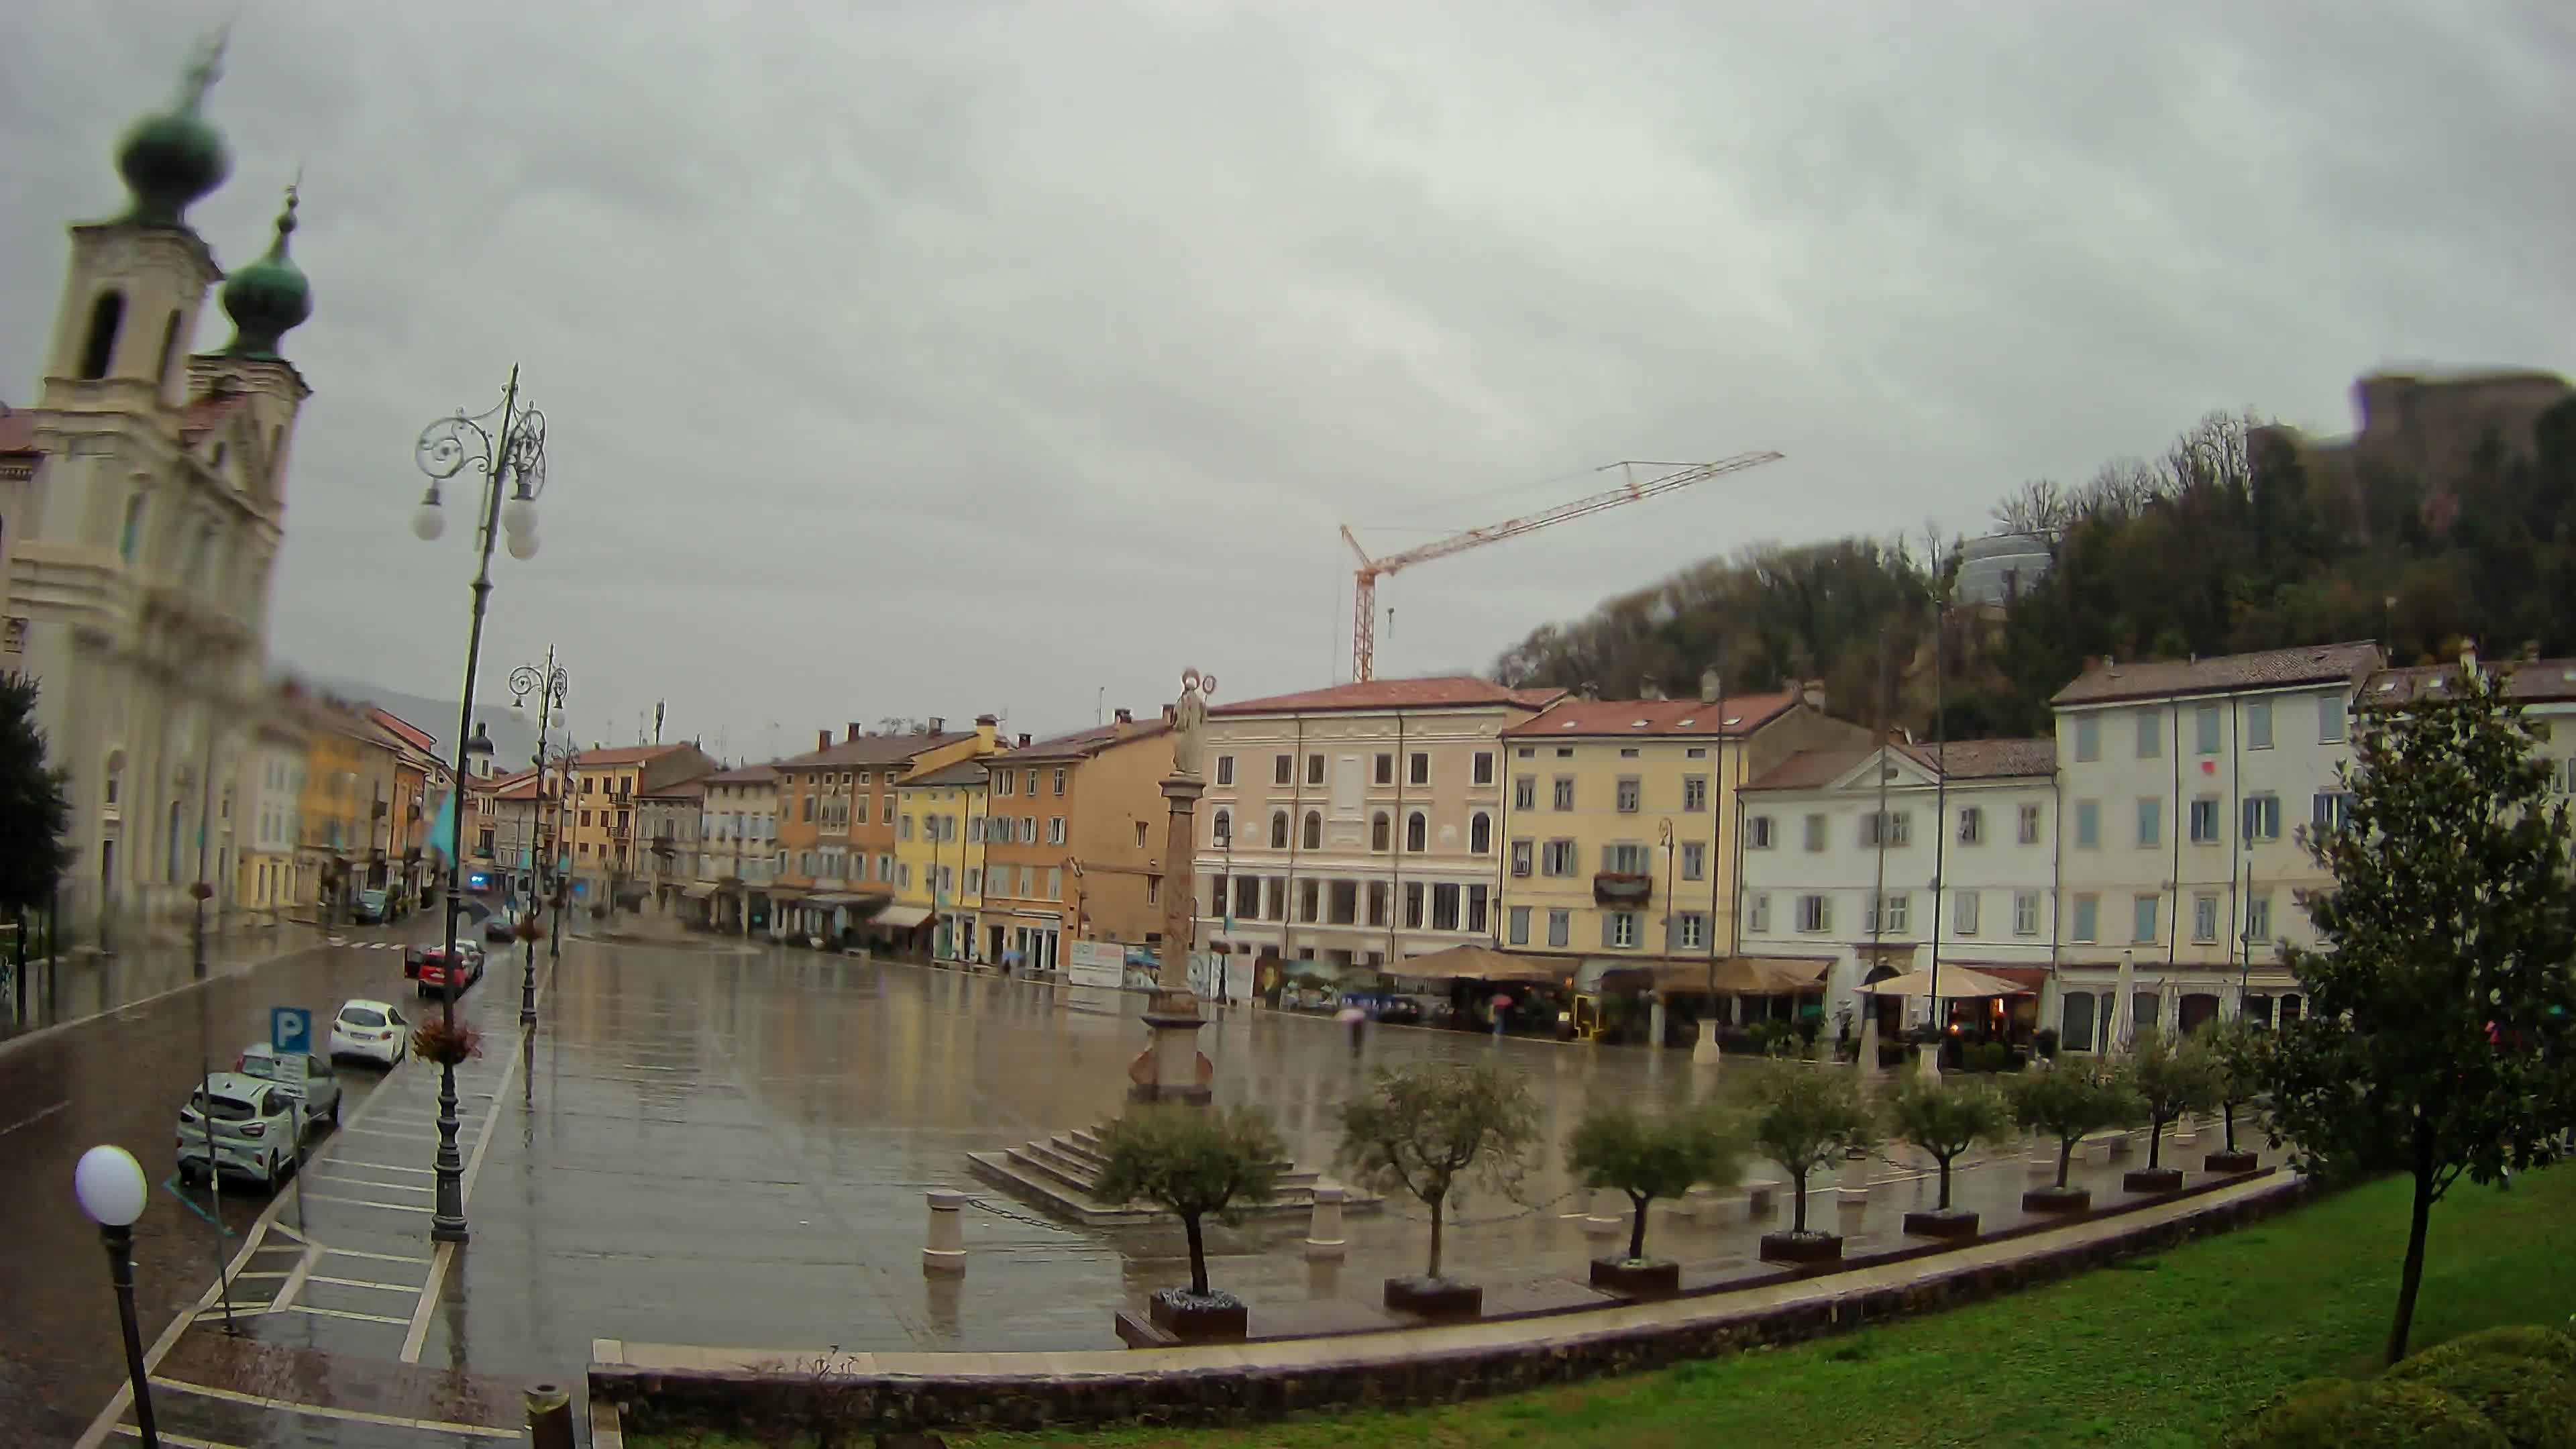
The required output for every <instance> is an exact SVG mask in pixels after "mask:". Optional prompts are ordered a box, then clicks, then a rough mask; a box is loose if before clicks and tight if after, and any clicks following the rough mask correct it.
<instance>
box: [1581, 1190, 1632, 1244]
mask: <svg viewBox="0 0 2576 1449" xmlns="http://www.w3.org/2000/svg"><path fill="white" fill-rule="evenodd" d="M1625 1196H1626V1194H1624V1193H1619V1192H1614V1191H1612V1190H1611V1189H1609V1188H1606V1187H1605V1188H1600V1189H1597V1190H1595V1191H1594V1192H1593V1194H1592V1207H1591V1209H1590V1210H1589V1211H1588V1212H1586V1213H1585V1214H1584V1216H1583V1235H1584V1236H1585V1237H1587V1238H1615V1237H1617V1236H1619V1232H1620V1229H1621V1228H1622V1227H1624V1226H1625V1223H1624V1222H1623V1221H1622V1214H1621V1213H1620V1210H1619V1208H1620V1200H1621V1199H1622V1198H1624V1197H1625Z"/></svg>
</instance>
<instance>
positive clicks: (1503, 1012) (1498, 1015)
mask: <svg viewBox="0 0 2576 1449" xmlns="http://www.w3.org/2000/svg"><path fill="white" fill-rule="evenodd" d="M1511 1010H1512V999H1511V998H1510V997H1508V996H1502V995H1497V996H1496V997H1495V998H1494V1000H1493V1012H1494V1040H1496V1041H1501V1040H1502V1039H1503V1023H1504V1021H1505V1020H1507V1019H1508V1018H1509V1017H1510V1015H1511Z"/></svg>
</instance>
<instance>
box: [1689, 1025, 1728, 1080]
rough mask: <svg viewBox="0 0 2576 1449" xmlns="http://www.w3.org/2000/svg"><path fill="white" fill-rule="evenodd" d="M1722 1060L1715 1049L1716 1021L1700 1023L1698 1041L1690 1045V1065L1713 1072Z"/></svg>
mask: <svg viewBox="0 0 2576 1449" xmlns="http://www.w3.org/2000/svg"><path fill="white" fill-rule="evenodd" d="M1723 1060H1724V1058H1723V1056H1722V1055H1721V1054H1720V1053H1719V1051H1718V1049H1717V1023H1716V1021H1714V1020H1705V1021H1702V1022H1701V1023H1700V1024H1699V1040H1697V1041H1695V1042H1692V1043H1691V1065H1692V1066H1695V1067H1707V1068H1709V1069H1710V1070H1712V1071H1714V1070H1716V1069H1717V1067H1718V1065H1719V1063H1720V1062H1721V1061H1723Z"/></svg>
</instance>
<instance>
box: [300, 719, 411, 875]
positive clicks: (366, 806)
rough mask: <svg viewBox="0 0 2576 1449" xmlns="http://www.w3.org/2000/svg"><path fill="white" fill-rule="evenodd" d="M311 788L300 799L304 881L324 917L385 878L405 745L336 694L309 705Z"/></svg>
mask: <svg viewBox="0 0 2576 1449" xmlns="http://www.w3.org/2000/svg"><path fill="white" fill-rule="evenodd" d="M304 726H305V729H304V788H303V791H302V792H301V794H300V795H299V796H298V797H297V800H296V817H297V819H296V824H297V842H296V859H297V861H298V863H299V865H300V866H302V867H303V869H302V870H301V872H300V875H299V878H300V880H301V881H302V882H303V883H304V884H305V885H306V886H308V887H309V888H310V889H311V890H312V891H313V893H314V897H315V900H316V902H317V903H318V904H319V905H321V907H322V908H323V914H324V919H325V920H326V921H327V920H332V919H337V918H340V917H339V916H338V914H337V913H340V912H343V911H344V910H345V908H346V907H347V905H348V904H349V902H350V901H351V900H353V899H354V898H355V897H356V896H357V894H358V893H359V892H360V891H364V890H380V889H383V888H384V886H385V884H386V871H387V866H388V861H387V851H388V847H389V846H390V845H391V843H392V832H391V827H392V821H393V811H394V766H395V762H396V760H397V758H398V755H399V747H398V746H397V744H396V743H395V741H394V738H393V737H392V736H391V735H388V734H386V733H385V732H384V731H383V730H382V729H380V728H379V727H377V725H376V724H375V723H374V722H373V721H371V720H369V719H367V718H366V717H365V716H363V715H361V714H359V713H357V712H356V711H355V710H352V709H349V708H347V707H346V706H344V705H340V704H338V703H335V702H333V701H330V700H319V699H315V700H307V701H306V702H305V705H304Z"/></svg>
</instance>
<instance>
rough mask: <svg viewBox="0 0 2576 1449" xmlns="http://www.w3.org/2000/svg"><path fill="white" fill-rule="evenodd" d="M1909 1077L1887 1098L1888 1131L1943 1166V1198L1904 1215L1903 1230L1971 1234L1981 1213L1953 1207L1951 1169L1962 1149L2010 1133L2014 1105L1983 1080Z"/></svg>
mask: <svg viewBox="0 0 2576 1449" xmlns="http://www.w3.org/2000/svg"><path fill="white" fill-rule="evenodd" d="M1952 1081H1953V1079H1947V1078H1941V1079H1936V1078H1926V1077H1920V1076H1909V1077H1907V1078H1906V1079H1905V1081H1904V1083H1903V1084H1902V1085H1900V1086H1899V1087H1898V1088H1897V1089H1896V1092H1895V1094H1894V1095H1893V1096H1891V1097H1890V1098H1889V1099H1888V1104H1887V1124H1888V1135H1889V1136H1891V1137H1894V1138H1895V1139H1896V1140H1897V1141H1899V1142H1910V1143H1912V1144H1913V1145H1915V1146H1917V1147H1920V1148H1922V1149H1923V1151H1924V1152H1925V1153H1927V1154H1928V1155H1930V1157H1931V1158H1932V1160H1933V1161H1934V1162H1935V1163H1938V1164H1939V1165H1940V1169H1941V1201H1940V1202H1939V1203H1938V1204H1937V1205H1936V1206H1934V1207H1933V1208H1932V1209H1931V1210H1930V1211H1928V1212H1922V1211H1918V1212H1909V1213H1907V1214H1906V1215H1905V1231H1907V1232H1909V1233H1915V1234H1919V1235H1921V1236H1923V1237H1927V1238H1973V1237H1975V1236H1976V1235H1977V1215H1976V1214H1975V1213H1973V1212H1969V1211H1967V1210H1966V1209H1964V1208H1956V1207H1952V1206H1951V1205H1950V1170H1951V1167H1952V1165H1953V1164H1955V1163H1956V1162H1957V1161H1958V1160H1959V1157H1960V1155H1961V1154H1962V1153H1964V1152H1966V1151H1967V1150H1968V1149H1969V1148H1971V1147H1974V1146H1976V1145H1977V1144H1979V1143H1981V1142H1998V1141H2001V1140H2003V1139H2004V1137H2005V1136H2007V1135H2008V1134H2009V1133H2010V1132H2011V1131H2012V1126H2013V1114H2012V1105H2011V1104H2010V1103H2009V1102H2007V1101H2005V1100H2004V1094H2003V1093H2002V1092H2001V1091H1999V1090H1997V1089H1996V1088H1995V1087H1994V1086H1992V1085H1991V1084H1989V1083H1985V1082H1957V1083H1956V1084H1955V1085H1953V1084H1952Z"/></svg>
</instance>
